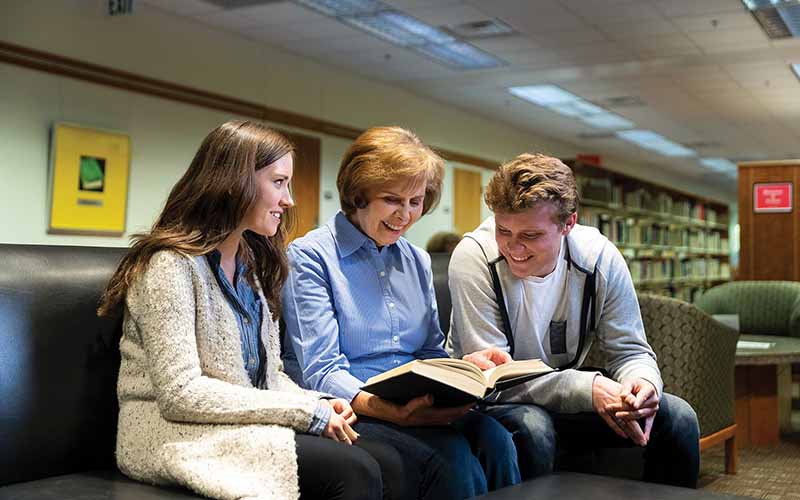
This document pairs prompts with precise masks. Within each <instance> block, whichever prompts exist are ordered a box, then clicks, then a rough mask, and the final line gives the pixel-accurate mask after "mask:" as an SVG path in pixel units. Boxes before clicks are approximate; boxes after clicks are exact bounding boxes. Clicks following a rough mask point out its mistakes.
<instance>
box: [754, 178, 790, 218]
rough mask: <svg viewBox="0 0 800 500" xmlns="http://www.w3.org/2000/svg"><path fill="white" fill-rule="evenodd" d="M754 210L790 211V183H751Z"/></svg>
mask: <svg viewBox="0 0 800 500" xmlns="http://www.w3.org/2000/svg"><path fill="white" fill-rule="evenodd" d="M753 211H754V212H791V211H792V183H791V182H768V183H763V184H753Z"/></svg>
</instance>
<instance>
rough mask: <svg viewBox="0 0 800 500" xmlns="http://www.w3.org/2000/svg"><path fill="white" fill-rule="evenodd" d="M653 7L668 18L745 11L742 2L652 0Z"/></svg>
mask: <svg viewBox="0 0 800 500" xmlns="http://www.w3.org/2000/svg"><path fill="white" fill-rule="evenodd" d="M652 1H653V5H654V6H655V7H656V8H657V9H658V10H660V11H661V12H662V13H663V14H664V15H665V16H668V17H681V16H695V15H703V14H714V13H717V12H738V11H743V10H745V7H744V4H742V2H741V0H652Z"/></svg>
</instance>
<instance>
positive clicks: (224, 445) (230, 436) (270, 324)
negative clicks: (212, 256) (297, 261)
mask: <svg viewBox="0 0 800 500" xmlns="http://www.w3.org/2000/svg"><path fill="white" fill-rule="evenodd" d="M258 293H259V296H260V297H261V301H262V304H264V310H263V317H264V321H263V322H262V326H261V337H262V341H263V343H264V349H265V351H266V354H267V355H266V360H265V362H266V370H265V371H266V374H265V377H264V380H262V381H261V382H260V383H259V385H260V386H261V387H262V389H256V388H254V387H253V386H252V384H251V383H250V379H249V378H248V376H247V372H246V371H245V368H244V362H243V360H242V350H241V344H240V336H239V328H238V325H237V323H236V318H235V316H234V315H233V312H232V311H231V308H230V306H229V304H228V302H227V300H226V298H225V296H224V295H223V292H222V290H221V289H220V287H219V284H218V283H217V281H216V279H215V277H214V275H213V272H212V270H211V269H210V267H209V265H208V262H207V260H206V259H205V257H202V256H201V257H186V256H183V255H180V254H178V253H176V252H172V251H162V252H159V253H157V254H156V255H154V256H153V258H152V259H151V260H150V263H149V265H148V268H147V270H146V271H145V272H144V274H142V275H141V276H139V277H138V278H137V279H136V280H135V281H134V283H133V284H132V285H131V287H130V289H129V290H128V293H127V297H126V300H125V305H126V307H125V317H124V321H123V334H122V340H121V341H120V351H121V354H122V362H121V365H120V372H119V382H118V386H117V395H118V397H119V405H120V411H119V426H118V431H117V450H116V453H117V465H118V466H119V469H120V470H121V471H122V472H123V473H125V474H126V475H128V476H130V477H132V478H134V479H138V480H140V481H145V482H150V483H155V484H164V485H166V484H179V485H182V486H185V487H187V488H190V489H192V490H194V491H195V492H197V493H200V494H202V495H205V496H208V497H212V498H219V499H226V500H227V499H231V500H232V499H268V498H269V499H295V498H298V497H299V488H298V480H297V454H296V451H295V442H294V434H295V432H305V431H307V430H308V428H309V425H310V424H311V420H312V416H313V412H314V409H315V407H316V405H317V401H318V398H319V394H318V393H315V392H311V391H304V390H302V389H300V388H299V387H298V386H297V385H295V384H294V383H293V382H292V381H291V380H290V379H289V377H288V376H287V375H286V374H285V373H283V371H282V368H283V367H282V364H281V360H280V353H279V351H280V347H279V337H278V335H279V334H278V328H277V326H276V324H275V322H274V321H272V320H271V316H270V313H269V311H268V310H267V307H266V301H265V300H264V296H263V293H262V292H261V289H260V287H259V289H258Z"/></svg>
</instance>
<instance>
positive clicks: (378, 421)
mask: <svg viewBox="0 0 800 500" xmlns="http://www.w3.org/2000/svg"><path fill="white" fill-rule="evenodd" d="M443 174H444V161H443V160H442V159H441V158H440V157H439V156H438V155H437V154H436V153H434V152H433V151H432V150H431V149H430V148H429V147H427V146H426V145H424V144H423V143H422V141H420V139H419V138H418V137H417V136H416V135H414V134H413V133H411V132H409V131H407V130H404V129H402V128H399V127H375V128H371V129H369V130H367V131H366V132H364V133H363V134H362V135H361V136H359V137H358V138H357V139H356V140H355V142H354V143H353V144H352V145H351V146H350V148H349V149H348V150H347V152H346V153H345V155H344V158H343V159H342V163H341V167H340V170H339V174H338V177H337V187H338V190H339V197H340V202H341V207H342V210H341V211H340V212H339V213H337V214H336V215H335V216H334V217H333V218H332V219H330V220H329V221H328V222H327V223H326V224H325V225H324V226H322V227H320V228H318V229H315V230H313V231H311V232H310V233H308V234H307V235H306V236H304V237H302V238H300V239H297V240H295V241H294V242H292V244H291V245H290V246H289V251H288V255H289V261H290V272H289V279H288V280H287V284H286V286H285V287H284V291H283V307H284V317H285V320H286V334H287V340H288V342H286V348H287V350H286V354H285V356H284V360H285V362H286V365H287V371H288V372H289V373H290V375H292V376H293V378H295V380H296V381H298V382H299V383H301V385H305V386H306V387H308V388H310V389H313V390H317V391H321V392H325V393H330V394H333V395H334V396H336V397H338V398H341V399H343V400H345V401H348V402H350V404H351V405H352V407H353V409H354V411H355V412H356V414H358V415H359V423H358V424H356V426H355V429H356V430H357V431H358V432H359V433H360V434H361V435H362V436H367V437H371V438H373V439H376V440H381V441H383V442H385V443H389V444H391V445H392V446H393V447H395V448H396V449H397V450H398V451H399V452H400V454H401V456H403V458H404V459H405V461H406V463H407V465H408V469H409V471H412V472H414V471H416V473H417V474H418V477H416V478H415V480H416V481H417V482H418V485H419V491H417V492H412V495H413V496H415V497H416V496H418V497H421V498H466V497H470V496H474V495H479V494H482V493H484V492H486V491H487V490H489V489H497V488H500V487H503V486H506V485H510V484H514V483H516V482H518V481H519V469H518V467H517V463H516V451H515V448H514V445H513V442H512V439H511V435H510V433H508V432H507V431H506V430H505V429H504V428H503V427H502V426H501V425H500V424H499V423H498V422H496V421H495V420H493V419H492V418H487V417H486V416H485V415H483V414H480V413H477V412H474V411H471V409H470V407H469V406H465V407H459V408H439V407H436V406H434V404H435V401H433V400H432V398H431V397H430V396H422V397H419V398H416V399H413V400H411V401H409V402H408V403H406V404H402V405H401V404H396V403H394V402H391V401H387V400H384V399H382V398H380V397H378V396H376V395H374V394H370V393H368V392H366V391H363V390H361V386H362V385H363V383H364V381H366V380H367V379H368V378H370V377H371V376H373V375H377V374H379V373H382V372H384V371H386V370H389V369H391V368H394V367H396V366H399V365H401V364H404V363H407V362H409V361H412V360H414V359H426V358H437V357H446V356H447V353H446V352H445V350H444V348H443V344H444V335H443V334H442V331H441V329H440V327H439V318H438V312H437V308H436V299H435V296H434V292H433V284H432V276H431V268H430V257H429V256H428V254H427V253H426V252H425V251H424V250H422V249H420V248H418V247H416V246H414V245H412V244H411V243H409V242H408V241H407V240H406V239H405V238H403V237H402V236H403V234H404V233H405V232H406V231H408V229H409V228H411V226H413V225H414V223H415V222H417V220H419V218H420V217H422V216H423V215H424V214H426V213H428V212H429V211H430V210H432V209H433V208H434V207H435V206H436V204H437V203H438V201H439V196H440V192H441V189H442V178H443ZM384 479H385V480H388V479H387V478H384Z"/></svg>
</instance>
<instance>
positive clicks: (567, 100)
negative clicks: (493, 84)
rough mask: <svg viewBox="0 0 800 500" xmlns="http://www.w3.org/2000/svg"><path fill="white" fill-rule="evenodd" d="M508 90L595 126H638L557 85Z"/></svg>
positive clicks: (511, 88)
mask: <svg viewBox="0 0 800 500" xmlns="http://www.w3.org/2000/svg"><path fill="white" fill-rule="evenodd" d="M508 91H509V92H510V93H511V94H512V95H515V96H517V97H519V98H521V99H525V100H526V101H529V102H532V103H534V104H536V105H537V106H542V107H543V108H546V109H548V110H550V111H553V112H555V113H558V114H561V115H564V116H568V117H570V118H577V119H578V120H581V121H582V122H584V123H586V124H587V125H590V126H592V127H595V128H602V129H609V130H621V129H628V128H633V127H635V126H636V125H635V124H634V123H633V122H632V121H630V120H627V119H625V118H623V117H621V116H619V115H618V114H616V113H612V112H610V111H608V110H606V109H604V108H601V107H600V106H597V105H595V104H592V103H590V102H589V101H587V100H585V99H583V98H582V97H579V96H577V95H575V94H573V93H571V92H568V91H566V90H564V89H562V88H561V87H559V86H557V85H528V86H525V87H510V88H509V89H508Z"/></svg>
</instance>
